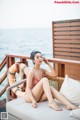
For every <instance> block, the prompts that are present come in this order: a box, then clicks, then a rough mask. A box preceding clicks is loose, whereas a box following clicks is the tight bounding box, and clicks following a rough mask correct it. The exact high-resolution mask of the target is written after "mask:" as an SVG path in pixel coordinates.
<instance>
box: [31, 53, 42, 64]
mask: <svg viewBox="0 0 80 120" xmlns="http://www.w3.org/2000/svg"><path fill="white" fill-rule="evenodd" d="M37 53H40V54H41V52H40V51H33V52H31V54H30V58H31V59H32V60H34V58H35V55H36V54H37ZM33 64H35V63H34V62H33Z"/></svg>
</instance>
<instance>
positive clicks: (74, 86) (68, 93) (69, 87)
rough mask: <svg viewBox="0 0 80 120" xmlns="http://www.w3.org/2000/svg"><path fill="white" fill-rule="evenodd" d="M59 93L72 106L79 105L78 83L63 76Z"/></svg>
mask: <svg viewBox="0 0 80 120" xmlns="http://www.w3.org/2000/svg"><path fill="white" fill-rule="evenodd" d="M60 92H61V93H62V94H63V95H64V96H65V97H66V98H67V99H68V100H69V101H70V102H71V103H73V104H75V105H80V81H78V80H74V79H72V78H70V77H68V75H66V76H65V79H64V82H63V84H62V86H61V89H60Z"/></svg>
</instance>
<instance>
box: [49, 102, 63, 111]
mask: <svg viewBox="0 0 80 120" xmlns="http://www.w3.org/2000/svg"><path fill="white" fill-rule="evenodd" d="M48 105H49V107H51V108H53V109H54V110H56V111H61V110H62V109H61V108H60V107H59V106H58V105H57V104H56V103H55V102H54V101H52V102H49V103H48Z"/></svg>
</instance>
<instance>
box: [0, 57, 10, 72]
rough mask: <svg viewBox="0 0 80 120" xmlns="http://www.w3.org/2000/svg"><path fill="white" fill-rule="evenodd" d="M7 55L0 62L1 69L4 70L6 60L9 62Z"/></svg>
mask: <svg viewBox="0 0 80 120" xmlns="http://www.w3.org/2000/svg"><path fill="white" fill-rule="evenodd" d="M7 59H8V58H7V56H6V57H5V58H4V60H3V61H2V63H1V64H0V70H2V68H3V67H4V66H5V64H6V62H7Z"/></svg>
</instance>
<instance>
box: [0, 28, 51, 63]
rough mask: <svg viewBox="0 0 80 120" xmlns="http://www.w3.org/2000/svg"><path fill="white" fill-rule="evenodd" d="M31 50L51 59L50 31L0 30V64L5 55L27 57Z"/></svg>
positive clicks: (41, 29)
mask: <svg viewBox="0 0 80 120" xmlns="http://www.w3.org/2000/svg"><path fill="white" fill-rule="evenodd" d="M33 50H39V51H41V52H42V54H44V55H46V56H50V57H52V29H51V28H27V29H0V62H1V61H2V59H3V58H4V57H5V54H19V55H29V54H30V53H31V52H32V51H33Z"/></svg>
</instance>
